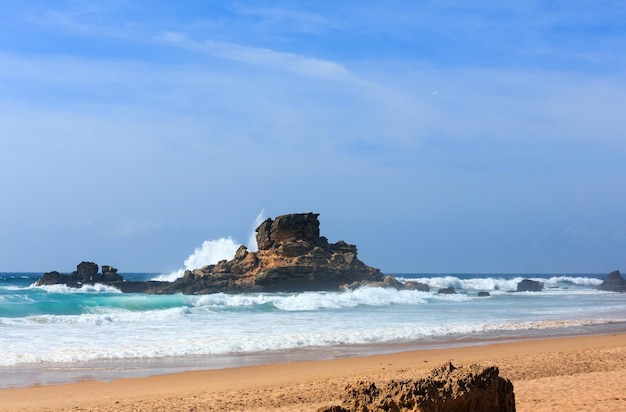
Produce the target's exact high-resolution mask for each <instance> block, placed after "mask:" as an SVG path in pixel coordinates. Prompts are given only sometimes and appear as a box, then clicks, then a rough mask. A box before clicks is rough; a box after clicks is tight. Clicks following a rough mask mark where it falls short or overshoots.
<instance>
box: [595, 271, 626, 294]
mask: <svg viewBox="0 0 626 412" xmlns="http://www.w3.org/2000/svg"><path fill="white" fill-rule="evenodd" d="M598 289H600V290H604V291H607V292H622V293H626V280H625V279H624V278H623V277H622V275H621V274H620V273H619V270H615V271H613V272H611V273H609V275H608V276H607V278H606V279H605V280H604V282H602V283H601V284H600V285H598Z"/></svg>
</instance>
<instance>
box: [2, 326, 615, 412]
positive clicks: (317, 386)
mask: <svg viewBox="0 0 626 412" xmlns="http://www.w3.org/2000/svg"><path fill="white" fill-rule="evenodd" d="M446 361H452V363H453V364H455V365H464V364H470V363H481V364H484V365H487V364H490V365H496V366H498V367H499V368H500V375H501V376H503V377H506V378H508V379H510V380H511V381H512V382H513V385H514V390H515V398H516V406H517V410H518V411H590V410H593V411H620V410H623V411H626V334H623V333H619V334H609V335H600V336H580V337H568V338H555V339H540V340H539V339H538V340H524V341H516V342H509V343H494V344H488V345H480V346H466V347H455V348H446V349H425V350H417V351H406V352H400V353H394V354H388V355H374V356H365V357H350V358H342V359H333V360H321V361H307V362H291V363H275V364H269V365H260V366H248V367H239V368H230V369H218V370H207V371H192V372H184V373H176V374H169V375H159V376H151V377H142V378H131V379H117V380H113V381H111V382H108V383H107V382H97V381H85V382H79V383H72V384H63V385H55V386H36V387H28V388H17V389H0V410H2V411H5V410H6V411H315V410H316V409H317V408H319V407H321V406H325V405H331V404H340V403H341V401H340V398H341V392H342V390H343V388H344V387H345V386H346V384H347V383H349V382H353V381H355V380H363V379H368V380H373V381H384V380H389V379H394V378H415V377H420V376H424V375H426V374H428V373H429V372H430V370H431V369H432V368H434V367H437V366H439V365H441V364H442V363H444V362H446Z"/></svg>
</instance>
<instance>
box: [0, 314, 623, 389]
mask: <svg viewBox="0 0 626 412" xmlns="http://www.w3.org/2000/svg"><path fill="white" fill-rule="evenodd" d="M614 333H617V334H620V333H626V323H623V322H618V323H612V324H597V325H586V326H583V327H580V328H558V329H547V330H545V329H537V330H533V329H531V330H522V331H508V332H503V331H496V332H494V333H482V334H480V335H479V336H476V335H463V336H461V335H459V336H448V337H444V338H433V339H424V340H420V341H413V342H383V343H372V344H367V345H366V344H355V345H341V346H327V347H303V348H294V349H285V350H279V351H269V352H255V353H235V354H225V355H206V356H205V355H192V356H180V357H167V358H148V359H144V358H139V359H135V358H126V359H105V360H91V361H81V362H63V363H32V364H21V365H17V366H8V367H0V390H2V389H18V388H28V387H37V386H56V385H65V384H73V383H79V382H85V381H98V382H110V381H113V380H118V379H132V378H146V377H153V376H160V375H172V374H180V373H186V372H194V371H209V370H221V369H232V368H240V367H251V366H260V365H271V364H287V363H295V362H317V361H328V360H334V359H344V358H363V357H369V356H376V355H391V354H395V353H404V352H414V351H424V350H438V349H441V350H446V349H451V348H458V347H464V348H468V347H474V346H486V345H494V344H502V343H511V342H523V341H532V340H551V339H560V338H570V337H579V336H597V335H607V334H614Z"/></svg>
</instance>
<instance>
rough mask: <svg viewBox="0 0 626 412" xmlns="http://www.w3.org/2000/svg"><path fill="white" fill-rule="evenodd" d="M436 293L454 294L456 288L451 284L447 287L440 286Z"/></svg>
mask: <svg viewBox="0 0 626 412" xmlns="http://www.w3.org/2000/svg"><path fill="white" fill-rule="evenodd" d="M437 294H438V295H454V294H456V290H455V289H454V288H453V287H452V286H449V287H447V288H440V289H439V290H438V291H437Z"/></svg>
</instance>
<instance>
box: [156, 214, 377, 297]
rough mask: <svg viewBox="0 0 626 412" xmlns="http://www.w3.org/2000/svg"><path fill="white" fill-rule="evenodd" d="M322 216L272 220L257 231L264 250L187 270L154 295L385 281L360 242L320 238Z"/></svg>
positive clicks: (320, 287)
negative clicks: (364, 258) (361, 253)
mask: <svg viewBox="0 0 626 412" xmlns="http://www.w3.org/2000/svg"><path fill="white" fill-rule="evenodd" d="M318 216H319V214H317V213H299V214H289V215H283V216H278V217H277V218H275V219H267V220H265V221H264V222H263V223H261V224H260V225H259V227H258V228H257V229H256V240H257V245H258V248H259V250H258V251H256V252H250V251H248V249H247V248H246V247H245V246H243V245H242V246H240V247H239V249H238V250H237V252H236V253H235V257H234V258H233V259H232V260H229V261H226V260H223V261H221V262H218V263H217V264H215V265H209V266H205V267H203V268H200V269H196V270H193V271H187V272H185V275H184V276H183V277H182V278H181V279H178V280H176V281H174V282H173V283H172V284H171V285H167V286H165V287H163V288H159V289H158V290H155V291H149V292H153V293H172V292H174V291H177V292H183V293H214V292H300V291H307V290H336V289H340V288H341V287H344V286H350V285H355V284H359V285H363V284H368V283H376V282H382V281H383V274H382V273H381V272H380V270H378V269H375V268H372V267H369V266H367V265H365V264H364V263H363V262H361V261H360V260H359V259H358V258H357V249H356V246H354V245H350V244H348V243H346V242H344V241H339V242H337V243H329V242H328V240H327V239H326V238H325V237H323V236H320V230H319V220H318Z"/></svg>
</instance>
